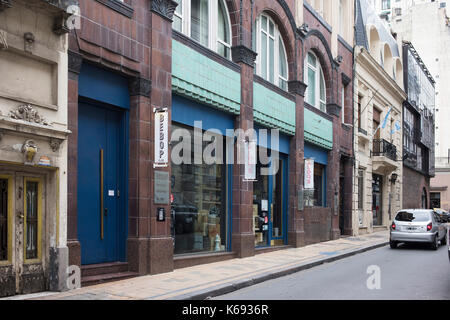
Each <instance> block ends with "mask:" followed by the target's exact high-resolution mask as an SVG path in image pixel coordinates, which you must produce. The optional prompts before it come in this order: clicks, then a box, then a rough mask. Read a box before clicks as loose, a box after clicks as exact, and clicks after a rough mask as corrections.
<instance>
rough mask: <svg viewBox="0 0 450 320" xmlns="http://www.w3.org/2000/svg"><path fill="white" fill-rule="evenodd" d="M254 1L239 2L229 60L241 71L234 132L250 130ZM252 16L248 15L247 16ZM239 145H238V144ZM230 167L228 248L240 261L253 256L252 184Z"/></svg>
mask: <svg viewBox="0 0 450 320" xmlns="http://www.w3.org/2000/svg"><path fill="white" fill-rule="evenodd" d="M252 6H253V1H245V2H242V1H241V7H240V9H239V10H240V13H241V15H240V21H239V38H238V44H236V45H235V46H234V47H232V49H231V52H232V59H233V61H234V62H236V63H237V64H239V66H240V67H241V110H240V114H239V116H238V117H237V118H236V122H235V129H242V130H244V131H246V130H248V129H253V74H254V67H255V59H256V53H255V52H253V50H252V49H251V47H252V18H253V7H252ZM249 13H251V14H249ZM237 142H239V141H237ZM237 156H238V154H237V148H236V147H235V162H234V165H233V205H232V210H233V222H232V224H233V226H232V228H233V231H232V238H231V246H232V250H233V251H234V252H237V254H238V256H239V257H240V258H244V257H248V256H253V255H254V252H255V236H254V233H253V229H252V225H253V182H245V181H244V176H245V171H244V169H245V166H244V165H243V164H238V163H237Z"/></svg>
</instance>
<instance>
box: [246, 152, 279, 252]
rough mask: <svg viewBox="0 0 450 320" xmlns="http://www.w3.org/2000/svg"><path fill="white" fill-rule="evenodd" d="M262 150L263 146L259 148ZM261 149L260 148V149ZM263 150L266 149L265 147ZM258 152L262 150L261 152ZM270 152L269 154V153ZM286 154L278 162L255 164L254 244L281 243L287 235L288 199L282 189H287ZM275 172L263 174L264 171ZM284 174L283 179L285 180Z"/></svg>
mask: <svg viewBox="0 0 450 320" xmlns="http://www.w3.org/2000/svg"><path fill="white" fill-rule="evenodd" d="M259 149H264V148H261V147H259ZM259 149H258V150H259ZM263 152H267V150H265V149H264V151H263ZM258 153H259V151H258ZM266 154H267V153H266ZM286 163H287V160H286V157H285V156H283V155H281V157H280V159H279V161H278V163H274V164H273V167H272V168H276V169H269V167H270V166H271V164H269V165H263V164H261V163H260V162H259V161H258V163H257V165H256V181H255V182H253V231H254V234H255V246H267V245H282V244H284V242H285V241H284V238H285V227H284V226H285V219H286V217H285V210H286V207H287V202H286V198H285V196H283V192H285V190H284V189H285V188H287V186H286V185H284V183H286V182H287V178H286V177H285V174H286V170H287V167H286ZM261 169H266V170H261ZM271 170H274V171H273V172H274V174H269V175H265V174H261V173H262V172H263V171H267V172H270V171H271ZM283 177H284V179H283Z"/></svg>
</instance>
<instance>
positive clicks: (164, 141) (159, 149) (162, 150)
mask: <svg viewBox="0 0 450 320" xmlns="http://www.w3.org/2000/svg"><path fill="white" fill-rule="evenodd" d="M168 128H169V113H168V112H167V110H164V111H162V112H160V111H156V112H155V165H154V166H155V167H166V166H167V165H168V163H169V148H168V146H169V135H168Z"/></svg>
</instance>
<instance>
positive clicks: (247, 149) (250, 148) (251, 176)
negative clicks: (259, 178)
mask: <svg viewBox="0 0 450 320" xmlns="http://www.w3.org/2000/svg"><path fill="white" fill-rule="evenodd" d="M244 157H245V163H244V165H245V176H244V180H245V181H255V180H256V141H254V140H245V141H244Z"/></svg>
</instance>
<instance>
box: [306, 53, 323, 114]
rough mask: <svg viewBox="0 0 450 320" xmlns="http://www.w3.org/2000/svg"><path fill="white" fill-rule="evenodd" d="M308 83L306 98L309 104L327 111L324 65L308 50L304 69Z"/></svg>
mask: <svg viewBox="0 0 450 320" xmlns="http://www.w3.org/2000/svg"><path fill="white" fill-rule="evenodd" d="M303 74H304V82H305V83H306V85H307V88H306V92H305V100H306V102H307V103H308V104H310V105H312V106H313V107H316V108H318V109H320V110H322V111H323V112H326V104H327V102H326V100H327V99H326V86H325V78H324V76H323V71H322V66H321V65H320V62H319V59H318V58H317V56H316V55H315V54H314V53H313V52H308V55H307V57H306V59H305V68H304V71H303Z"/></svg>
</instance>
